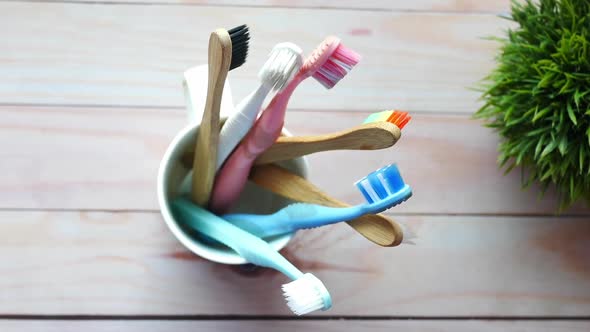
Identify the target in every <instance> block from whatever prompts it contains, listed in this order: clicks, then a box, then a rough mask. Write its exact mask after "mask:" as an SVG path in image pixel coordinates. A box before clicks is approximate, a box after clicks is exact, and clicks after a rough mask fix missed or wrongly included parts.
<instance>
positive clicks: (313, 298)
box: [282, 273, 331, 316]
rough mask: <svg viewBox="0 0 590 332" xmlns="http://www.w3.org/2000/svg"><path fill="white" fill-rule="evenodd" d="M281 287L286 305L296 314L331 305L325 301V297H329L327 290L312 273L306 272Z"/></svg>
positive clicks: (326, 307) (303, 313) (299, 314)
mask: <svg viewBox="0 0 590 332" xmlns="http://www.w3.org/2000/svg"><path fill="white" fill-rule="evenodd" d="M282 288H283V296H284V297H285V300H286V301H287V306H289V309H291V311H293V313H294V314H296V315H298V316H301V315H305V314H307V313H310V312H312V311H316V310H320V309H323V310H325V309H328V308H329V307H330V306H331V304H330V303H326V299H329V298H330V294H329V293H328V290H327V289H326V287H325V286H324V284H323V283H322V282H321V281H320V279H318V278H316V277H315V276H314V275H313V274H310V273H306V274H304V275H303V276H302V277H301V278H299V279H297V280H295V281H292V282H290V283H288V284H284V285H283V287H282Z"/></svg>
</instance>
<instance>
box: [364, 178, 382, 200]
mask: <svg viewBox="0 0 590 332" xmlns="http://www.w3.org/2000/svg"><path fill="white" fill-rule="evenodd" d="M361 186H363V188H364V189H365V191H366V192H367V194H368V195H369V197H371V199H372V200H373V202H376V201H378V200H379V195H377V192H376V191H375V189H373V186H371V182H369V179H364V180H363V181H361Z"/></svg>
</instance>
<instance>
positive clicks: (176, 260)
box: [0, 211, 590, 317]
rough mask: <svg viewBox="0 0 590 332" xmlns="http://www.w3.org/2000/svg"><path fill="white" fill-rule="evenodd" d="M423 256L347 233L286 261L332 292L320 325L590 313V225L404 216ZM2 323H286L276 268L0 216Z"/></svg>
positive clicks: (154, 238) (329, 236) (127, 230)
mask: <svg viewBox="0 0 590 332" xmlns="http://www.w3.org/2000/svg"><path fill="white" fill-rule="evenodd" d="M398 219H399V220H400V222H402V223H404V224H406V225H407V226H408V227H409V228H411V229H413V230H414V232H415V233H416V234H417V236H418V238H417V239H416V240H415V243H416V245H402V246H399V247H395V248H382V247H378V246H375V245H373V244H371V243H369V242H368V241H366V240H365V239H364V238H362V237H361V236H358V235H357V234H355V233H354V231H352V230H351V229H350V228H349V227H347V226H346V225H341V224H337V225H332V226H330V227H323V228H318V229H314V230H310V231H302V232H299V233H298V234H297V235H296V237H295V238H294V239H293V240H292V242H291V243H289V244H288V246H287V247H286V248H285V249H284V250H283V254H284V255H285V257H287V258H288V259H290V260H291V261H292V262H293V263H294V264H295V265H296V266H298V267H299V268H300V269H301V270H302V271H307V272H312V273H314V274H315V275H316V276H318V277H319V278H320V279H321V280H322V281H323V282H324V283H325V284H326V286H327V287H328V289H329V290H330V292H331V294H332V298H333V301H334V307H333V308H332V309H331V310H330V311H328V312H319V313H314V315H316V316H320V315H323V316H342V315H353V316H401V317H405V316H412V317H419V316H449V315H450V316H461V317H472V316H486V317H487V316H502V317H518V316H534V317H543V316H553V317H576V316H582V317H587V316H588V313H589V312H590V260H588V255H589V254H590V252H589V249H590V247H589V246H588V243H590V220H589V219H588V217H583V218H573V217H571V218H548V217H546V218H514V217H511V218H508V217H507V218H502V217H469V216H449V217H443V216H412V217H399V218H398ZM0 261H2V265H0V315H18V314H29V315H35V314H43V315H55V314H67V315H77V314H90V315H286V316H291V314H290V312H289V311H288V309H287V307H286V305H285V304H284V302H283V300H282V296H281V291H280V285H281V284H283V283H285V282H287V281H288V280H287V279H286V278H285V277H284V276H283V275H282V274H279V273H276V272H275V271H274V270H265V269H264V270H263V269H259V270H255V271H250V270H247V269H244V268H241V267H235V266H223V265H218V264H213V263H209V262H206V261H203V260H201V259H198V257H197V256H194V255H192V254H190V253H188V252H187V251H186V250H184V249H183V247H181V245H180V244H179V242H178V241H177V240H176V239H174V238H173V237H172V235H171V234H170V232H169V231H168V229H167V228H166V226H165V225H164V222H163V221H162V219H161V217H160V215H159V214H158V213H108V212H92V213H88V212H30V211H2V212H0Z"/></svg>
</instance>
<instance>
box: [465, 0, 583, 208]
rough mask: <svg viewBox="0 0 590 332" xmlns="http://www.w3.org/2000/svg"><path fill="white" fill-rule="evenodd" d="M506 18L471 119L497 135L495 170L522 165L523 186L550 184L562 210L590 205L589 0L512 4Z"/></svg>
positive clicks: (510, 168)
mask: <svg viewBox="0 0 590 332" xmlns="http://www.w3.org/2000/svg"><path fill="white" fill-rule="evenodd" d="M507 19H509V20H510V21H512V22H513V23H516V27H515V28H513V29H507V35H506V36H504V37H502V38H499V37H492V38H491V39H493V40H496V41H498V42H500V43H501V44H500V46H501V47H500V53H499V55H498V56H497V58H496V61H497V66H496V67H495V68H494V69H493V70H492V72H491V73H490V74H489V75H488V76H486V77H485V78H484V80H483V82H482V84H481V86H480V88H479V89H478V90H479V91H481V92H482V99H483V100H484V101H485V103H484V105H483V106H482V107H481V108H480V109H479V110H478V111H477V112H476V113H475V115H474V117H475V118H478V119H485V120H487V121H485V122H486V123H485V126H487V127H491V128H494V129H495V130H496V131H497V132H498V133H499V135H500V137H501V142H500V144H499V158H498V162H499V164H500V167H507V169H506V172H505V173H508V172H510V171H511V170H512V169H513V168H514V167H516V166H520V167H521V170H522V171H523V177H522V184H523V187H525V188H526V187H528V186H529V185H530V184H532V183H538V184H540V185H541V188H542V192H541V194H544V193H545V192H546V190H547V188H548V187H550V186H554V187H555V189H556V191H557V193H558V195H559V201H560V209H561V210H563V209H565V208H567V207H569V206H571V205H572V204H573V203H575V202H576V201H578V200H582V201H585V202H586V203H587V204H589V203H590V1H588V0H536V1H535V2H532V1H530V0H526V1H524V2H520V3H519V2H514V1H513V2H512V6H511V15H510V16H509V17H507Z"/></svg>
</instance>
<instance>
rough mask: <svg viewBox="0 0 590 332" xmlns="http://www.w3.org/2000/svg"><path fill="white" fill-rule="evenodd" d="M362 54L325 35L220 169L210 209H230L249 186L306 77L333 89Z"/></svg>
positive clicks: (276, 136) (218, 211)
mask: <svg viewBox="0 0 590 332" xmlns="http://www.w3.org/2000/svg"><path fill="white" fill-rule="evenodd" d="M359 60H360V56H359V55H358V54H357V53H355V52H354V51H353V50H351V49H349V48H347V47H345V46H344V45H342V43H341V42H340V39H338V38H336V37H328V38H326V39H325V40H324V41H323V42H322V43H321V44H320V45H319V46H318V47H317V48H316V49H315V51H314V52H313V53H312V54H311V55H310V56H309V57H308V58H307V59H306V60H305V63H304V64H303V66H302V67H301V69H300V70H299V72H298V73H297V75H295V77H294V78H293V79H292V80H291V81H290V82H289V84H288V85H287V87H286V88H285V89H284V90H283V91H282V92H280V93H277V94H276V95H275V96H274V98H273V99H272V101H271V102H270V103H269V105H268V106H267V107H266V109H265V110H264V111H263V113H262V115H261V116H260V118H259V119H258V120H257V121H256V122H255V124H254V126H253V127H252V129H251V130H250V132H248V134H247V135H246V137H244V139H243V140H242V142H241V143H240V144H239V145H238V147H237V148H236V150H235V151H234V152H233V153H232V154H231V155H230V157H229V158H228V159H227V161H226V162H225V164H224V166H223V167H222V168H221V169H220V170H219V173H218V174H217V177H216V179H215V186H214V188H213V193H212V196H211V202H210V205H209V208H210V209H211V210H212V211H215V212H217V213H223V212H225V211H227V210H229V209H230V208H231V206H232V205H233V203H234V202H235V201H236V200H237V199H238V197H239V196H240V193H241V192H242V190H243V189H244V186H245V185H246V181H247V179H248V173H249V172H250V168H251V167H252V165H253V163H254V160H255V159H256V158H257V157H258V156H259V155H261V154H262V153H263V152H264V151H265V150H267V149H268V148H269V147H270V146H271V145H272V144H273V143H274V142H275V141H276V140H277V138H278V137H279V136H280V134H281V130H282V128H283V123H284V119H285V111H286V109H287V103H288V102H289V98H290V97H291V95H292V94H293V92H294V91H295V88H296V87H297V86H298V85H299V83H301V82H302V81H303V80H304V79H306V78H308V77H310V76H313V77H314V78H315V79H316V80H317V81H319V82H320V83H321V84H322V85H323V86H324V87H326V88H328V89H331V88H332V87H334V86H335V85H336V83H338V82H339V81H340V80H341V79H342V78H344V76H346V74H348V72H349V71H350V70H351V69H352V68H353V67H354V66H355V65H356V64H357V63H358V62H359Z"/></svg>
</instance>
